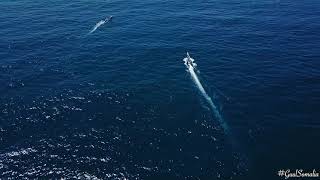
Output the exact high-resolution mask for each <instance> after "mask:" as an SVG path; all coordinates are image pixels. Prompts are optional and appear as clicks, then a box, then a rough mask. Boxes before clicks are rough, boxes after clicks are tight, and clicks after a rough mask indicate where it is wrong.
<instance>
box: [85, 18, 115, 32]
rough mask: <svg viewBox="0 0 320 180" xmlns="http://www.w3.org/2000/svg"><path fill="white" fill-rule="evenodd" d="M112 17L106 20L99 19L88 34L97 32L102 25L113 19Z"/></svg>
mask: <svg viewBox="0 0 320 180" xmlns="http://www.w3.org/2000/svg"><path fill="white" fill-rule="evenodd" d="M111 19H112V16H110V17H109V18H106V19H105V20H101V21H99V22H98V23H97V24H96V25H95V26H94V27H93V28H92V30H91V31H90V32H89V33H88V34H91V33H93V32H95V31H96V30H97V29H98V28H99V27H100V26H102V25H103V24H105V23H108V22H109V21H111Z"/></svg>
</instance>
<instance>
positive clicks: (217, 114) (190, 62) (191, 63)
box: [183, 53, 229, 133]
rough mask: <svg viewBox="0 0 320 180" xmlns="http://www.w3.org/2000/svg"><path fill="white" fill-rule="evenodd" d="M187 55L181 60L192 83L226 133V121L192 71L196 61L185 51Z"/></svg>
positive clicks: (227, 128)
mask: <svg viewBox="0 0 320 180" xmlns="http://www.w3.org/2000/svg"><path fill="white" fill-rule="evenodd" d="M187 55H188V57H187V58H184V59H183V61H184V62H185V65H186V66H187V68H188V70H189V72H190V74H191V77H192V79H193V81H194V83H195V84H196V85H197V87H198V89H199V90H200V92H201V94H202V95H203V96H204V98H205V99H206V100H207V102H208V103H209V105H210V107H211V109H212V111H213V114H214V116H215V117H216V118H217V119H218V121H219V122H220V124H221V126H222V128H223V129H224V131H225V132H226V133H229V127H228V125H227V123H226V122H225V121H224V119H223V118H222V116H221V114H220V112H219V110H218V108H217V106H216V105H215V104H214V103H213V101H212V99H211V97H210V96H209V95H208V94H207V92H206V91H205V89H204V88H203V86H202V84H201V82H200V80H199V78H198V76H197V74H196V73H195V71H194V67H195V66H196V63H194V59H192V58H191V57H190V56H189V53H187Z"/></svg>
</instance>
